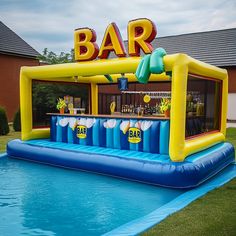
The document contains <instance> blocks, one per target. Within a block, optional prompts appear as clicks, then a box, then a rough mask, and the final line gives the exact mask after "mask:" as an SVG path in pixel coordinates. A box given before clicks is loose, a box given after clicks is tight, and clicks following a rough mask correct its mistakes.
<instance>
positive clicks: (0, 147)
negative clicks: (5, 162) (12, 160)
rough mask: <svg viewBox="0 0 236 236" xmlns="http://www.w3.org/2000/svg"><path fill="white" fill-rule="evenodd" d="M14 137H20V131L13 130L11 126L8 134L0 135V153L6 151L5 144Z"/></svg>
mask: <svg viewBox="0 0 236 236" xmlns="http://www.w3.org/2000/svg"><path fill="white" fill-rule="evenodd" d="M16 138H20V132H15V131H13V130H12V127H11V126H10V133H9V134H8V135H4V136H1V135H0V153H1V152H5V151H6V145H7V143H8V141H10V140H12V139H16Z"/></svg>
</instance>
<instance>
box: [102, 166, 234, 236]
mask: <svg viewBox="0 0 236 236" xmlns="http://www.w3.org/2000/svg"><path fill="white" fill-rule="evenodd" d="M229 166H231V168H232V169H231V170H230V171H228V172H226V173H222V174H221V175H220V176H218V177H217V175H216V177H215V179H213V180H210V181H208V182H207V183H204V184H202V185H200V186H199V187H197V188H194V189H191V190H189V191H187V192H185V193H183V194H181V195H180V196H178V197H176V198H175V199H173V200H171V201H170V202H168V203H167V204H165V205H163V206H162V207H160V208H158V209H156V210H154V211H152V212H151V213H149V214H147V215H145V216H142V217H140V218H137V219H135V220H132V221H130V222H128V223H126V224H123V225H121V226H119V227H117V228H115V229H113V230H111V231H109V232H107V233H105V234H103V236H118V235H119V236H121V235H122V236H131V235H138V234H140V233H143V232H145V231H146V230H148V229H150V228H151V227H153V226H154V225H156V224H159V223H160V222H161V221H163V220H164V219H165V218H167V217H168V216H170V215H172V214H173V213H175V212H178V211H180V210H181V209H183V208H184V207H186V206H187V205H189V204H190V203H191V202H193V201H195V200H196V199H198V198H200V197H202V196H204V195H205V194H206V193H208V192H210V191H212V190H214V189H216V188H219V187H221V186H223V185H224V184H226V183H227V182H229V181H230V180H232V179H234V178H235V177H236V162H234V163H232V164H230V165H229ZM218 174H219V173H218Z"/></svg>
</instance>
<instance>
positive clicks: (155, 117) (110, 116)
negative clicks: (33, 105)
mask: <svg viewBox="0 0 236 236" xmlns="http://www.w3.org/2000/svg"><path fill="white" fill-rule="evenodd" d="M47 115H50V116H69V117H75V116H76V117H99V118H118V119H122V118H124V119H145V120H169V119H170V117H165V116H162V115H156V116H155V115H152V116H137V115H91V114H69V113H65V114H60V113H47Z"/></svg>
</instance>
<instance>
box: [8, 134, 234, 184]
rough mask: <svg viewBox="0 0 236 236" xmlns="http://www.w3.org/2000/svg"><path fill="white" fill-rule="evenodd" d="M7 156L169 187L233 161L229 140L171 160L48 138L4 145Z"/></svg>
mask: <svg viewBox="0 0 236 236" xmlns="http://www.w3.org/2000/svg"><path fill="white" fill-rule="evenodd" d="M7 154H8V155H9V156H10V157H13V158H18V159H24V160H29V161H34V162H40V163H44V164H48V165H53V166H59V167H64V168H71V169H78V170H84V171H91V172H96V173H100V174H105V175H111V176H115V177H119V178H125V179H129V180H134V181H139V182H145V183H148V184H154V185H159V186H164V187H172V188H193V187H196V186H198V185H200V184H201V183H203V182H204V181H206V180H207V179H209V178H210V177H212V176H214V175H215V174H217V173H218V172H219V171H221V170H222V169H224V168H225V167H226V166H228V165H229V164H230V163H232V162H234V157H235V151H234V147H233V146H232V145H231V144H230V143H220V144H217V145H215V146H213V147H211V148H208V149H206V150H204V151H201V152H198V153H196V154H193V155H191V156H189V157H188V158H186V160H185V161H184V162H172V161H171V160H170V158H169V156H167V155H159V154H152V153H145V152H138V151H128V150H119V149H111V148H104V147H96V146H85V145H79V144H68V143H62V142H51V141H50V140H42V139H38V140H31V141H26V142H23V141H21V140H19V139H16V140H12V141H10V142H9V143H8V145H7Z"/></svg>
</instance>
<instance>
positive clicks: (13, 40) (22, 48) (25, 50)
mask: <svg viewBox="0 0 236 236" xmlns="http://www.w3.org/2000/svg"><path fill="white" fill-rule="evenodd" d="M0 53H3V54H12V55H18V56H23V57H31V58H35V57H37V56H39V55H40V54H39V53H38V52H37V51H36V50H35V49H33V48H32V47H31V46H30V45H29V44H28V43H26V42H25V41H24V40H23V39H22V38H21V37H19V36H18V35H17V34H16V33H15V32H13V31H12V30H11V29H9V28H8V27H7V26H6V25H4V24H3V23H2V22H1V21H0Z"/></svg>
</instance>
